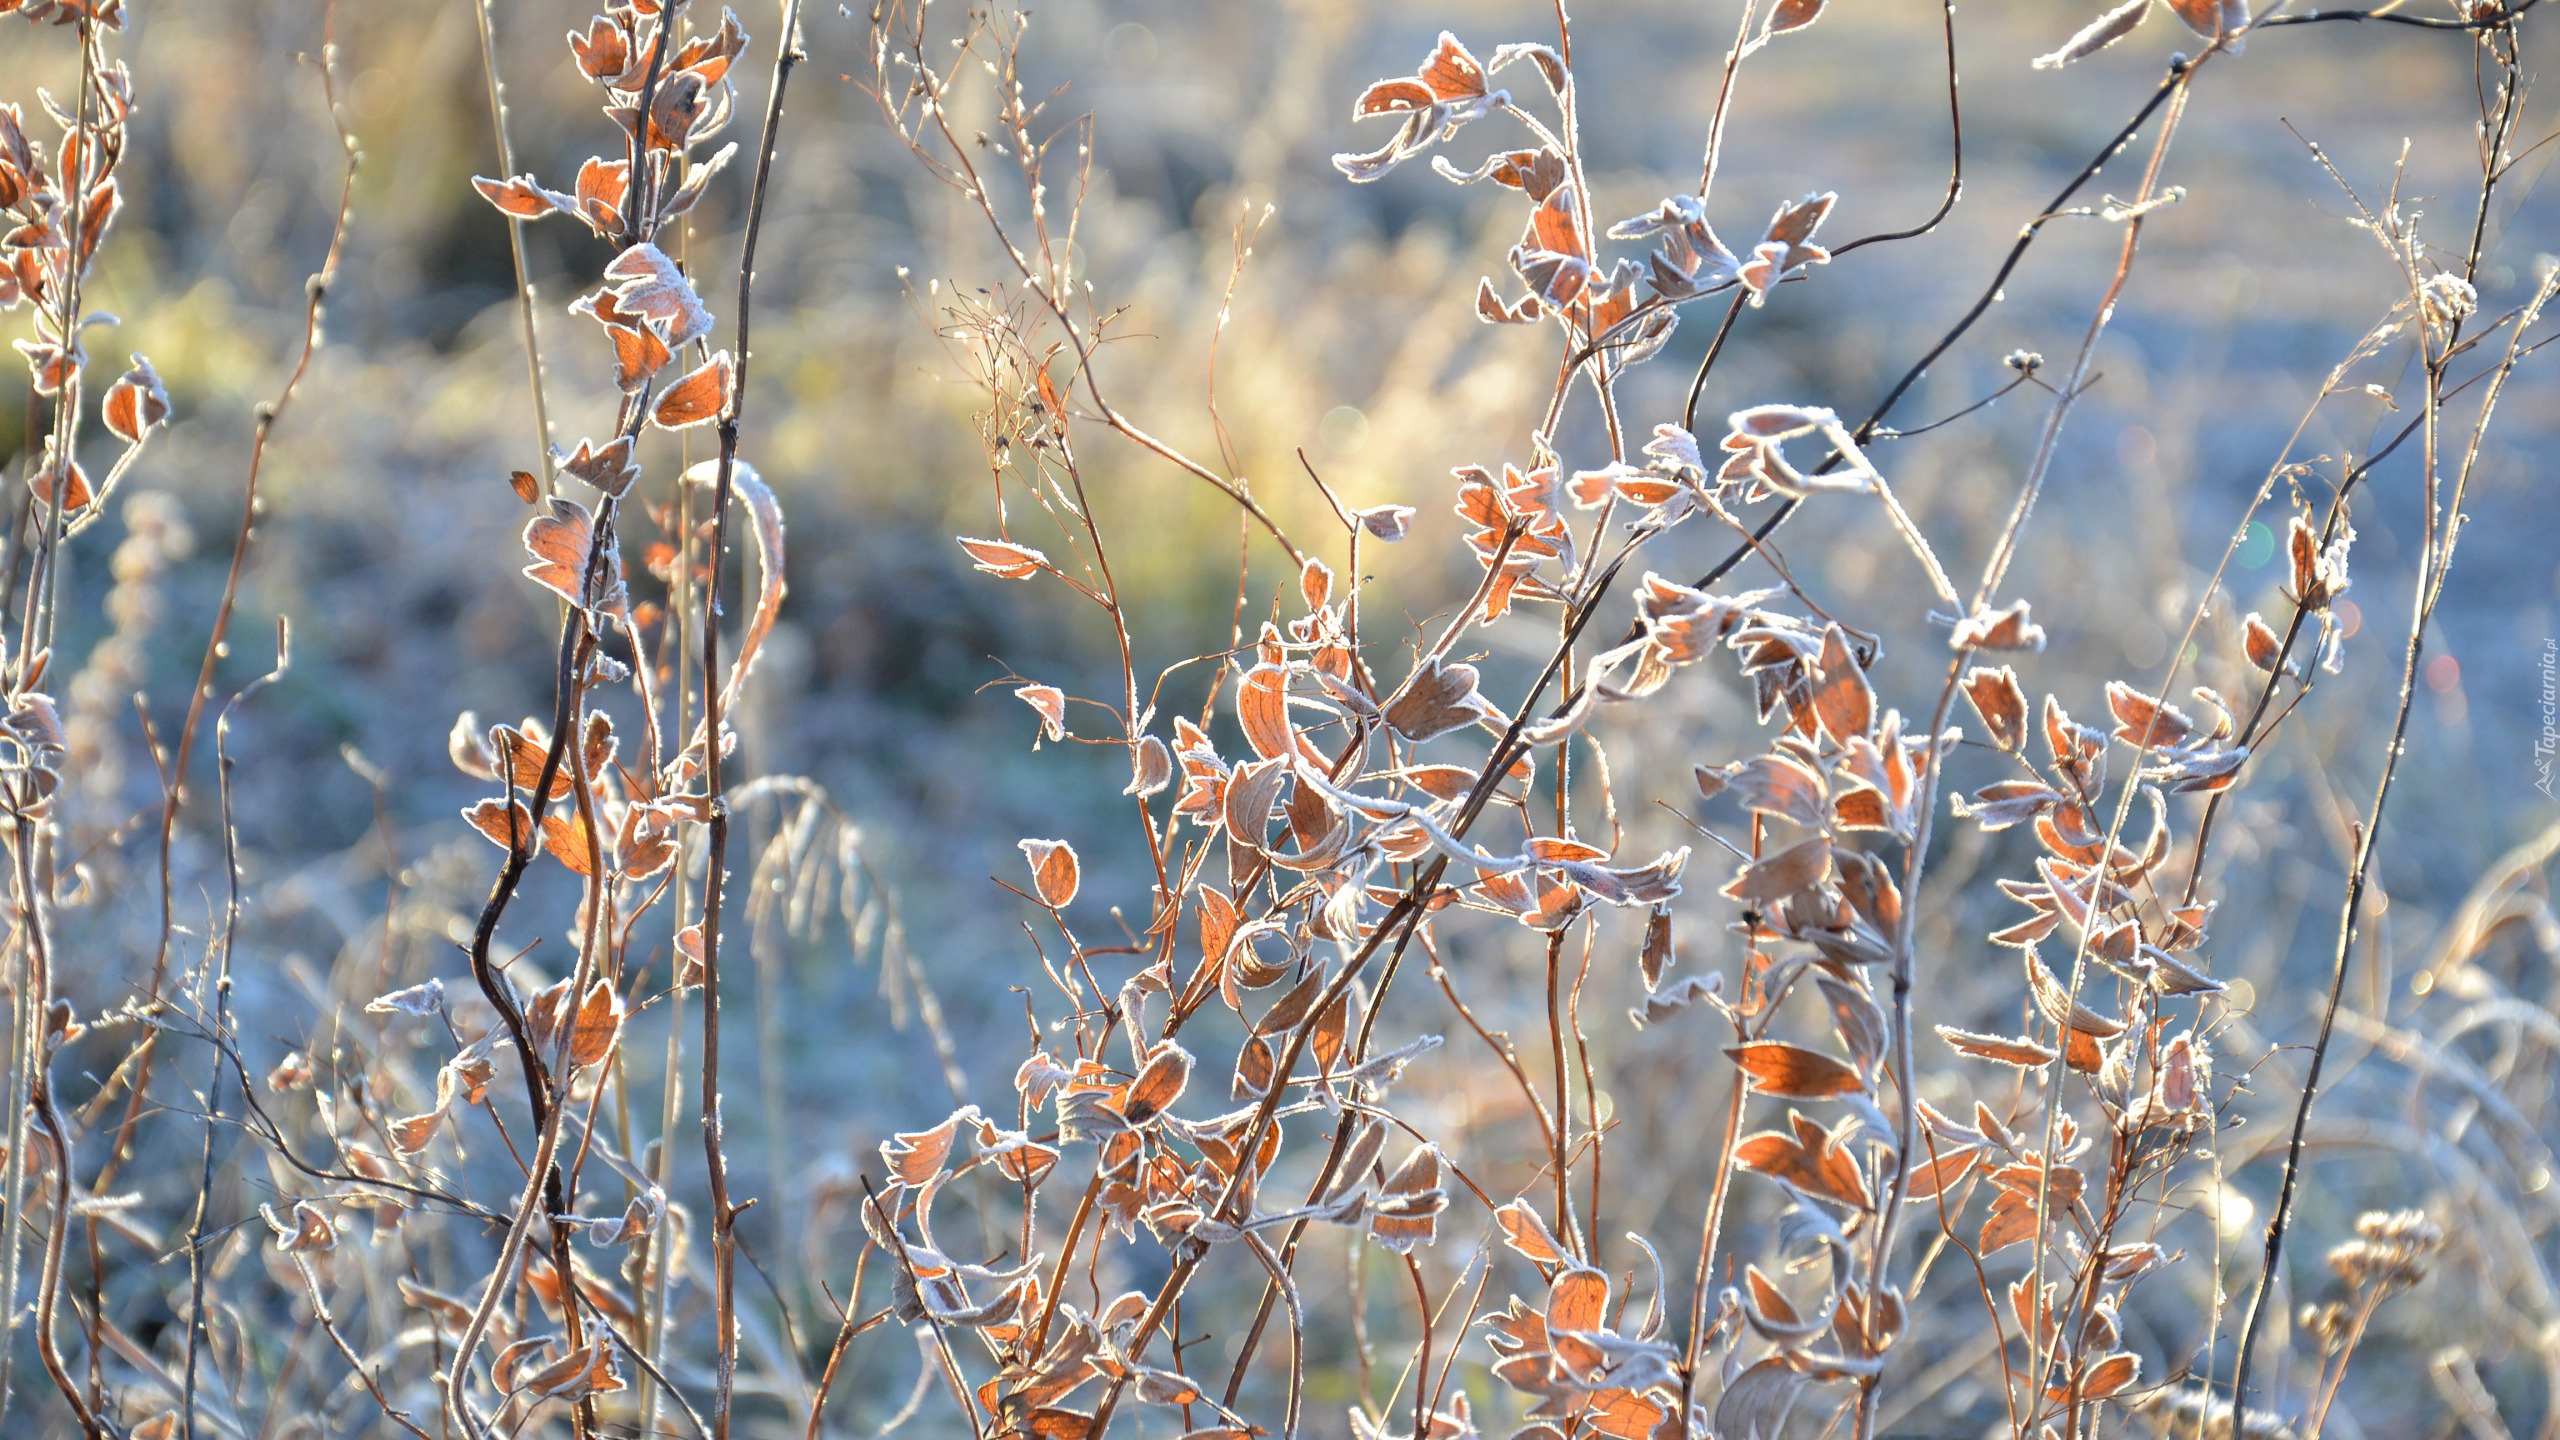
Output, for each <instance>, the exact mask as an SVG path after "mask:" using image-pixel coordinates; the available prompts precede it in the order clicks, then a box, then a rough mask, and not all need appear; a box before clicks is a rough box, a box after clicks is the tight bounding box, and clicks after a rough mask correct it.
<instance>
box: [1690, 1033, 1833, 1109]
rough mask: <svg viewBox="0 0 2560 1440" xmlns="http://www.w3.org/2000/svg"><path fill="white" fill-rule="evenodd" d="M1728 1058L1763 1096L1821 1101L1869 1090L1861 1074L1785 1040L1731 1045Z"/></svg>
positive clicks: (1823, 1055)
mask: <svg viewBox="0 0 2560 1440" xmlns="http://www.w3.org/2000/svg"><path fill="white" fill-rule="evenodd" d="M1724 1053H1725V1055H1726V1056H1727V1057H1728V1058H1730V1059H1731V1060H1732V1061H1733V1063H1734V1064H1736V1065H1739V1066H1741V1067H1742V1071H1743V1073H1744V1074H1746V1075H1749V1076H1750V1077H1751V1088H1752V1089H1754V1090H1757V1091H1759V1092H1760V1093H1761V1094H1763V1095H1780V1096H1784V1097H1786V1098H1788V1099H1792V1100H1821V1099H1827V1098H1829V1097H1830V1096H1833V1095H1845V1094H1848V1093H1850V1092H1852V1091H1859V1092H1863V1091H1864V1090H1865V1089H1866V1088H1867V1084H1866V1082H1865V1081H1864V1080H1861V1079H1859V1078H1858V1072H1857V1071H1855V1070H1852V1069H1850V1068H1849V1067H1848V1066H1847V1065H1844V1064H1842V1063H1841V1062H1839V1061H1837V1060H1834V1059H1832V1058H1831V1057H1830V1056H1828V1055H1825V1054H1823V1053H1821V1052H1820V1051H1817V1050H1807V1049H1804V1048H1803V1047H1801V1046H1797V1045H1789V1044H1787V1043H1786V1042H1785V1041H1782V1040H1754V1041H1752V1042H1751V1043H1749V1044H1747V1045H1728V1046H1726V1047H1725V1052H1724Z"/></svg>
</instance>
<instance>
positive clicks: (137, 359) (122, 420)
mask: <svg viewBox="0 0 2560 1440" xmlns="http://www.w3.org/2000/svg"><path fill="white" fill-rule="evenodd" d="M98 418H99V419H100V420H101V421H103V422H105V424H106V427H107V430H108V431H109V433H111V434H113V435H114V436H115V437H116V438H117V439H119V440H122V441H123V442H124V443H126V444H127V445H139V444H141V443H142V437H143V436H145V435H147V434H149V433H150V432H151V430H152V429H153V428H154V427H155V426H158V425H160V424H162V423H164V422H166V421H167V420H168V418H169V392H168V391H167V390H165V389H163V388H162V387H161V384H160V376H159V374H158V372H156V371H154V370H153V369H152V368H151V362H150V361H148V360H145V359H143V358H142V357H141V356H139V355H136V356H134V357H133V368H132V369H130V370H127V371H126V372H124V374H123V375H122V376H121V377H119V378H118V379H117V380H116V383H115V384H114V385H112V386H110V387H108V390H107V397H106V399H104V400H102V401H100V402H99V404H98Z"/></svg>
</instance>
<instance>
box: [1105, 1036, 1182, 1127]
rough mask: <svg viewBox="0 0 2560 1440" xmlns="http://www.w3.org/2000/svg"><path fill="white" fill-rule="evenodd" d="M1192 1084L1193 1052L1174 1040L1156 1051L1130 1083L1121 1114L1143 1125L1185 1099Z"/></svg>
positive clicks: (1135, 1123)
mask: <svg viewBox="0 0 2560 1440" xmlns="http://www.w3.org/2000/svg"><path fill="white" fill-rule="evenodd" d="M1189 1083H1191V1052H1190V1051H1188V1050H1185V1049H1183V1048H1182V1047H1181V1046H1179V1045H1176V1044H1174V1043H1173V1042H1171V1041H1166V1042H1165V1043H1164V1044H1163V1045H1162V1046H1159V1047H1158V1048H1157V1050H1156V1053H1155V1056H1154V1058H1152V1059H1150V1060H1148V1061H1147V1063H1146V1066H1145V1068H1143V1069H1141V1070H1139V1071H1138V1078H1136V1079H1134V1080H1132V1081H1130V1082H1129V1093H1128V1096H1127V1097H1126V1098H1125V1099H1124V1100H1123V1101H1122V1102H1121V1107H1120V1113H1121V1114H1122V1115H1123V1116H1125V1117H1126V1118H1127V1119H1128V1121H1129V1123H1130V1124H1132V1125H1143V1124H1145V1123H1146V1122H1148V1121H1149V1120H1152V1119H1154V1118H1155V1117H1157V1116H1158V1115H1161V1114H1163V1113H1164V1112H1165V1111H1166V1110H1168V1109H1170V1108H1172V1105H1173V1102H1174V1101H1175V1100H1178V1099H1180V1098H1181V1096H1182V1089H1183V1087H1184V1086H1185V1085H1188V1084H1189Z"/></svg>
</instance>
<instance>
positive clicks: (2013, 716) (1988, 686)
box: [1964, 665, 2027, 751]
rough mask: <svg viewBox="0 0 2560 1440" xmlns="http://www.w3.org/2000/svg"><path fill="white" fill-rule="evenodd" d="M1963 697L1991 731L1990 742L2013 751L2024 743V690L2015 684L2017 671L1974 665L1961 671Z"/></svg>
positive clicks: (2025, 718)
mask: <svg viewBox="0 0 2560 1440" xmlns="http://www.w3.org/2000/svg"><path fill="white" fill-rule="evenodd" d="M1964 696H1965V698H1966V699H1967V700H1970V701H1972V702H1973V713H1975V714H1976V715H1979V716H1981V717H1982V723H1983V725H1984V727H1985V728H1987V729H1988V730H1990V732H1991V742H1992V743H1993V744H1995V745H1997V746H1999V747H2000V748H2001V749H2003V750H2009V751H2015V750H2017V749H2018V748H2019V747H2021V746H2023V745H2025V744H2026V743H2027V692H2026V691H2024V690H2022V689H2020V688H2019V687H2018V672H2017V671H2016V670H2013V669H2011V668H2010V667H2008V666H2006V665H2003V666H2001V667H2000V668H1999V669H1997V670H1992V669H1988V668H1985V667H1983V666H1980V665H1977V666H1975V667H1973V668H1972V669H1970V670H1967V671H1966V672H1964Z"/></svg>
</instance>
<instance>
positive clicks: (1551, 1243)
mask: <svg viewBox="0 0 2560 1440" xmlns="http://www.w3.org/2000/svg"><path fill="white" fill-rule="evenodd" d="M1493 1219H1494V1223H1495V1224H1498V1225H1500V1226H1501V1227H1502V1238H1503V1241H1504V1243H1506V1244H1508V1245H1509V1246H1510V1247H1511V1248H1512V1249H1514V1250H1517V1251H1519V1252H1520V1253H1521V1254H1523V1255H1526V1256H1528V1257H1529V1258H1530V1259H1531V1260H1532V1261H1535V1262H1536V1263H1538V1264H1540V1265H1553V1264H1556V1263H1558V1262H1559V1261H1562V1260H1563V1259H1564V1247H1563V1246H1561V1245H1559V1244H1557V1243H1556V1237H1555V1235H1554V1233H1553V1232H1551V1231H1549V1230H1548V1229H1547V1222H1546V1221H1544V1220H1542V1219H1540V1218H1539V1217H1538V1212H1537V1211H1536V1210H1535V1209H1534V1208H1532V1207H1531V1206H1530V1204H1529V1202H1528V1201H1526V1200H1514V1201H1512V1202H1511V1203H1510V1204H1508V1205H1505V1206H1503V1207H1502V1208H1501V1209H1499V1210H1496V1211H1494V1212H1493Z"/></svg>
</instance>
